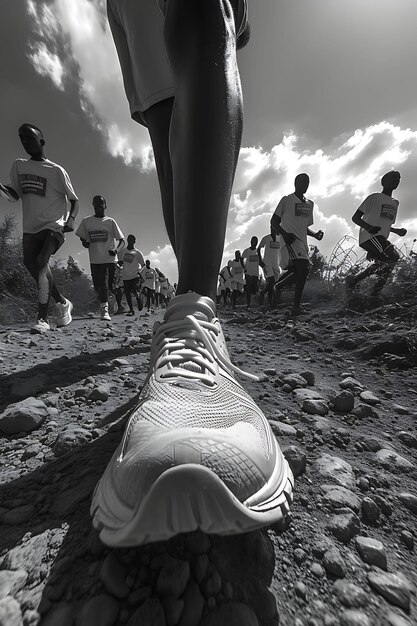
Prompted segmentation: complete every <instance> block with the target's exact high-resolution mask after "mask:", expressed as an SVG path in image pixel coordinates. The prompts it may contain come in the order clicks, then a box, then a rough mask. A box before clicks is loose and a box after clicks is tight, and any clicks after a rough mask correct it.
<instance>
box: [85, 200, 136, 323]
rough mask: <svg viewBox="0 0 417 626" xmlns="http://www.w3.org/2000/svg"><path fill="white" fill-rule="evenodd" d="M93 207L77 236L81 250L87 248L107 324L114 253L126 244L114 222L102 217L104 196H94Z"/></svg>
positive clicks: (112, 280)
mask: <svg viewBox="0 0 417 626" xmlns="http://www.w3.org/2000/svg"><path fill="white" fill-rule="evenodd" d="M93 208H94V215H89V216H88V217H84V219H83V220H82V222H81V224H80V225H79V227H78V229H77V232H76V235H78V237H79V238H80V239H81V243H82V244H83V246H84V248H88V253H89V257H90V267H91V278H92V279H93V285H94V289H95V290H96V292H97V294H98V297H99V300H100V316H101V319H102V320H106V321H109V320H111V317H110V313H109V294H110V293H112V292H111V290H112V287H113V282H114V272H115V267H116V263H117V261H118V258H117V253H118V252H120V251H121V250H122V249H123V247H124V245H125V242H124V238H123V233H122V231H121V230H120V228H119V226H118V225H117V222H116V221H115V220H114V219H113V218H112V217H108V216H107V215H105V211H106V209H107V203H106V200H105V199H104V198H103V196H94V198H93Z"/></svg>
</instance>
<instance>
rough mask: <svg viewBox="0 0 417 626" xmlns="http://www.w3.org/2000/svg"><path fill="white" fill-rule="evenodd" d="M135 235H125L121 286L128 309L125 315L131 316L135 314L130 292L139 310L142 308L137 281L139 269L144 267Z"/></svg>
mask: <svg viewBox="0 0 417 626" xmlns="http://www.w3.org/2000/svg"><path fill="white" fill-rule="evenodd" d="M135 243H136V237H135V235H128V236H127V247H126V248H125V250H124V254H123V286H124V291H125V296H126V300H127V304H128V306H129V311H128V313H127V315H129V316H132V315H134V314H135V312H134V310H133V304H132V293H133V294H134V296H135V298H136V303H137V305H138V309H139V311H141V310H142V302H141V300H140V299H139V293H138V282H139V271H140V270H141V269H142V267H144V265H145V260H144V258H143V254H142V252H141V251H140V250H138V249H137V248H136V247H135Z"/></svg>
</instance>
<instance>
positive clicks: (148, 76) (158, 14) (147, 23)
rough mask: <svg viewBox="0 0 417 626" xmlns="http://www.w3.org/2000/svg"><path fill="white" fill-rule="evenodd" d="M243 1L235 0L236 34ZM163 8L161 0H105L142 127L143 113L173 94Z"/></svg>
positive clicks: (126, 83) (241, 26) (242, 17)
mask: <svg viewBox="0 0 417 626" xmlns="http://www.w3.org/2000/svg"><path fill="white" fill-rule="evenodd" d="M196 1H198V2H200V1H201V0H196ZM247 1H248V0H239V7H238V15H237V22H236V34H237V36H239V35H240V34H241V33H242V32H243V31H244V30H245V28H246V26H247V19H248V18H247V14H248V9H247ZM164 8H165V0H107V15H108V18H109V24H110V28H111V31H112V35H113V39H114V43H115V46H116V49H117V54H118V57H119V62H120V66H121V69H122V75H123V83H124V87H125V91H126V96H127V99H128V102H129V107H130V114H131V116H132V118H133V119H134V120H136V121H137V122H139V123H140V124H143V125H144V126H146V121H145V118H144V115H143V112H144V111H146V110H147V109H149V108H150V107H151V106H153V105H154V104H156V103H157V102H161V101H162V100H166V99H167V98H172V97H173V96H174V95H175V89H174V81H173V78H172V73H171V69H170V66H169V62H168V57H167V53H166V50H165V45H164V37H163V29H164V16H163V11H164Z"/></svg>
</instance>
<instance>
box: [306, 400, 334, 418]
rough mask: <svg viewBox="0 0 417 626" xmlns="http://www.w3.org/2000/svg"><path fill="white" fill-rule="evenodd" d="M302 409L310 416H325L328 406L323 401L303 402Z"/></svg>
mask: <svg viewBox="0 0 417 626" xmlns="http://www.w3.org/2000/svg"><path fill="white" fill-rule="evenodd" d="M302 409H303V411H305V412H306V413H309V414H310V415H327V413H328V412H329V405H328V404H327V402H326V401H325V400H309V399H307V400H304V402H303V404H302Z"/></svg>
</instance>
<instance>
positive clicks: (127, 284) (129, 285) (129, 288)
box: [123, 278, 139, 293]
mask: <svg viewBox="0 0 417 626" xmlns="http://www.w3.org/2000/svg"><path fill="white" fill-rule="evenodd" d="M138 283H139V279H138V278H131V279H130V280H124V281H123V287H124V290H125V292H126V293H132V292H133V293H136V292H137V291H138Z"/></svg>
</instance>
